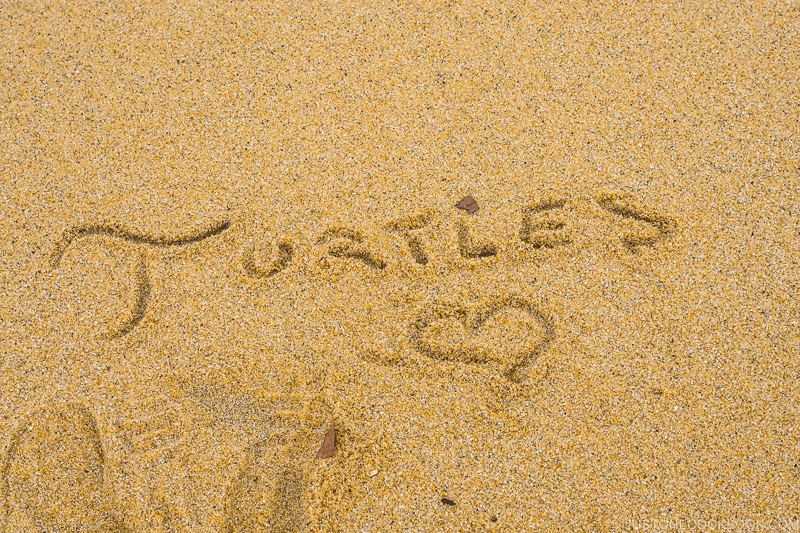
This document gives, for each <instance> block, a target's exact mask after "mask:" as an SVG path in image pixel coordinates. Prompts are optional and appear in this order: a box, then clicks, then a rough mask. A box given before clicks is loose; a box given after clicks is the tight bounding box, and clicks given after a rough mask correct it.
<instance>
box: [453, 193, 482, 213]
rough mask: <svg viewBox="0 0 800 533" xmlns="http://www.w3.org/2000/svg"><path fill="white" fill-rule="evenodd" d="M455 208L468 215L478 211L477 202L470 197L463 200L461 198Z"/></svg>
mask: <svg viewBox="0 0 800 533" xmlns="http://www.w3.org/2000/svg"><path fill="white" fill-rule="evenodd" d="M456 207H457V208H459V209H463V210H465V211H466V212H467V213H470V214H472V213H474V212H475V211H477V210H478V209H480V208H479V207H478V202H477V201H476V200H475V198H473V197H472V196H465V197H464V198H462V199H461V201H460V202H458V203H457V204H456Z"/></svg>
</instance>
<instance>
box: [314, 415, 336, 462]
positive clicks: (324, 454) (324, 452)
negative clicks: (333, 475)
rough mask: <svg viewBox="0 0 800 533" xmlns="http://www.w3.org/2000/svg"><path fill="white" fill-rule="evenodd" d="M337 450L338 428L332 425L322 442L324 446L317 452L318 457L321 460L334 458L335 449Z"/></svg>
mask: <svg viewBox="0 0 800 533" xmlns="http://www.w3.org/2000/svg"><path fill="white" fill-rule="evenodd" d="M335 448H336V428H335V427H334V425H333V424H331V428H330V429H329V430H328V433H326V434H325V438H324V439H323V441H322V446H320V447H319V451H318V452H317V457H318V458H320V459H328V458H329V457H333V452H334V449H335Z"/></svg>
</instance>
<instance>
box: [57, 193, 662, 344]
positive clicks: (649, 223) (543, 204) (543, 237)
mask: <svg viewBox="0 0 800 533" xmlns="http://www.w3.org/2000/svg"><path fill="white" fill-rule="evenodd" d="M591 201H593V202H594V203H595V205H597V206H599V207H600V208H601V209H603V210H605V211H607V212H610V213H612V214H614V215H616V216H617V217H618V218H621V219H629V220H632V221H635V222H636V223H638V225H639V226H640V227H639V228H638V229H632V230H631V229H629V230H627V232H626V233H624V234H623V235H622V236H621V237H620V239H621V243H622V244H623V247H624V249H625V250H626V251H627V252H628V253H631V254H636V253H637V252H638V251H639V250H640V249H641V248H642V247H650V246H654V245H655V244H656V243H657V242H659V241H660V240H662V239H664V238H665V237H667V236H668V235H670V234H671V233H673V232H674V231H675V227H676V224H675V222H674V220H672V219H671V218H670V217H668V216H666V215H663V214H660V213H658V212H657V211H656V210H654V209H651V208H649V207H647V206H645V205H644V204H643V203H642V202H641V201H639V200H637V199H636V198H634V197H633V196H631V195H629V194H624V193H611V194H608V193H604V194H600V195H598V196H596V197H594V198H592V199H591ZM567 204H568V202H567V200H566V199H551V200H544V201H540V202H537V203H534V204H530V205H527V206H525V207H523V208H522V209H521V211H520V214H521V216H520V222H519V231H518V234H517V235H518V238H519V240H520V241H521V242H522V243H523V245H524V246H527V247H528V248H530V249H532V250H538V249H553V248H557V247H566V246H574V245H575V238H574V235H573V229H572V228H571V225H572V224H571V221H570V220H569V217H568V216H567V214H566V213H567V211H566V209H565V208H566V206H567ZM457 206H458V207H459V208H461V209H464V210H466V211H467V212H469V213H471V214H472V213H475V212H476V211H477V210H478V205H477V201H476V200H475V199H474V198H473V197H472V196H467V197H465V198H464V199H462V200H461V201H460V202H459V203H458V204H457ZM434 218H435V217H434V214H433V213H432V212H431V211H430V210H426V211H423V212H421V213H418V214H416V215H412V216H409V217H404V218H401V219H396V220H392V221H390V222H388V223H386V224H384V225H383V226H382V229H383V230H384V231H386V232H388V233H390V234H395V235H398V236H400V237H401V238H402V239H403V240H405V242H406V245H407V246H408V252H409V255H410V258H411V260H412V261H413V264H416V265H419V266H423V267H424V266H426V265H429V264H430V263H431V261H432V256H431V254H430V252H429V250H428V246H427V245H426V239H425V232H424V231H423V230H425V229H426V228H428V227H430V226H432V225H433V221H434ZM230 226H231V223H230V222H229V221H227V220H223V221H219V222H217V223H215V224H212V225H211V226H209V227H206V228H201V229H199V230H195V231H191V232H187V233H185V234H181V235H175V236H150V235H147V234H144V233H138V232H135V231H132V230H129V229H127V228H124V227H122V226H121V225H118V224H108V225H102V224H97V225H88V226H83V227H77V228H72V229H70V230H68V231H66V232H65V234H64V235H63V236H62V238H61V239H60V240H59V241H58V243H57V244H56V246H55V250H54V252H53V254H52V255H51V258H50V264H51V266H52V267H53V268H58V266H59V265H60V264H61V262H62V259H63V257H64V255H65V253H66V251H67V250H68V249H69V248H70V246H72V245H73V244H74V243H76V242H78V241H80V240H81V239H83V238H86V237H89V236H94V235H100V236H104V237H109V238H112V239H119V240H122V241H125V242H127V243H129V244H130V245H132V246H135V247H137V249H138V250H139V251H138V261H137V263H136V267H135V269H134V270H133V272H132V274H131V277H132V278H133V280H132V281H133V283H132V285H133V287H134V289H133V293H134V294H133V295H132V298H131V299H130V305H129V309H128V311H127V312H126V314H125V316H124V317H122V318H121V319H120V320H119V321H118V324H117V325H116V327H115V328H112V331H111V333H110V334H109V335H108V337H109V338H116V337H121V336H123V335H125V334H126V333H129V332H130V331H132V330H133V329H134V328H135V327H136V326H137V325H138V324H139V323H140V322H141V320H142V319H143V318H144V316H145V314H146V311H147V305H148V302H149V301H150V299H151V296H152V295H151V292H150V291H151V281H150V276H149V272H148V255H147V250H148V248H150V247H174V246H184V245H188V244H192V243H196V242H200V241H202V240H205V239H209V238H211V237H214V236H216V235H219V234H221V233H222V232H224V231H226V230H227V229H228V228H230ZM455 234H456V237H457V241H456V242H457V245H456V252H457V253H458V255H459V257H461V258H462V259H466V260H469V261H481V260H485V259H489V258H493V257H497V256H499V255H501V253H502V249H501V247H500V246H499V245H498V244H497V243H495V242H493V241H490V240H485V239H479V238H476V237H475V236H474V235H473V232H472V230H471V228H470V226H469V225H468V224H467V222H466V221H465V220H461V219H459V220H457V221H456V223H455ZM314 245H315V246H324V247H325V249H324V255H326V256H328V257H330V258H333V259H339V260H352V261H356V262H358V263H360V264H362V265H364V266H365V267H366V268H368V269H370V270H374V271H383V270H385V269H386V268H387V267H388V266H389V265H390V264H391V263H392V261H391V260H390V254H389V253H387V252H386V251H385V250H382V249H380V248H379V247H378V246H376V245H375V244H374V243H371V242H369V239H368V238H367V236H366V235H365V234H364V233H363V232H362V231H360V230H358V229H354V228H349V227H330V228H327V229H326V230H324V231H323V232H322V234H321V235H320V236H319V237H318V238H316V239H315V242H314ZM276 246H277V254H276V257H275V259H274V260H273V261H272V262H271V263H270V264H269V265H268V266H265V267H264V266H259V265H258V264H257V262H256V260H255V254H256V252H255V249H254V247H250V248H247V249H245V250H244V251H243V253H242V255H241V266H242V268H243V271H244V273H245V274H246V275H247V276H249V277H252V278H256V279H268V278H271V277H273V276H275V275H277V274H279V273H280V272H283V271H285V270H287V269H289V268H290V267H291V266H292V265H293V264H299V263H303V262H306V258H303V257H298V253H296V251H295V246H294V245H293V243H292V241H291V240H290V239H287V238H280V239H278V241H277V243H276Z"/></svg>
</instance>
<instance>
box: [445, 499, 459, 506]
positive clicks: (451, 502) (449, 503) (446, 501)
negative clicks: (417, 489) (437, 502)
mask: <svg viewBox="0 0 800 533" xmlns="http://www.w3.org/2000/svg"><path fill="white" fill-rule="evenodd" d="M442 503H443V504H445V505H455V504H456V502H454V501H453V500H451V499H450V498H442Z"/></svg>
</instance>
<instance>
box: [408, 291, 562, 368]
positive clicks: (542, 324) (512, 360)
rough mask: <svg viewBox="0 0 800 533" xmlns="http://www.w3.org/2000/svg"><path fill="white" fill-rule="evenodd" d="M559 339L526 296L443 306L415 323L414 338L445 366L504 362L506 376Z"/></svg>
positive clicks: (422, 349) (424, 311)
mask: <svg viewBox="0 0 800 533" xmlns="http://www.w3.org/2000/svg"><path fill="white" fill-rule="evenodd" d="M554 336H555V334H554V330H553V324H552V321H551V320H550V319H549V318H548V317H547V316H546V315H545V314H544V313H543V312H542V311H541V310H539V308H538V307H536V306H535V305H534V304H533V303H532V302H530V301H529V300H527V299H525V298H523V297H521V296H508V297H501V298H494V299H492V300H491V301H489V302H486V303H483V304H479V305H475V306H469V307H468V306H465V305H461V304H454V303H439V304H434V305H432V306H429V307H425V308H423V309H422V310H421V311H420V312H419V313H418V314H417V316H416V318H415V319H414V320H413V321H412V322H411V324H410V339H411V342H412V344H413V345H414V347H415V348H416V350H417V351H419V352H420V353H421V354H423V355H425V356H426V357H430V358H431V359H436V360H440V361H453V362H462V363H477V364H482V363H499V364H500V365H502V366H503V367H504V372H505V375H506V377H508V378H509V379H511V380H513V381H522V380H523V379H524V376H523V375H522V371H523V370H524V368H526V367H527V366H528V365H530V364H531V363H532V362H533V361H534V360H535V359H536V358H537V357H538V356H539V354H541V353H542V352H543V351H544V350H545V349H546V348H547V346H548V345H549V344H550V342H551V341H552V339H553V337H554Z"/></svg>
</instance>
